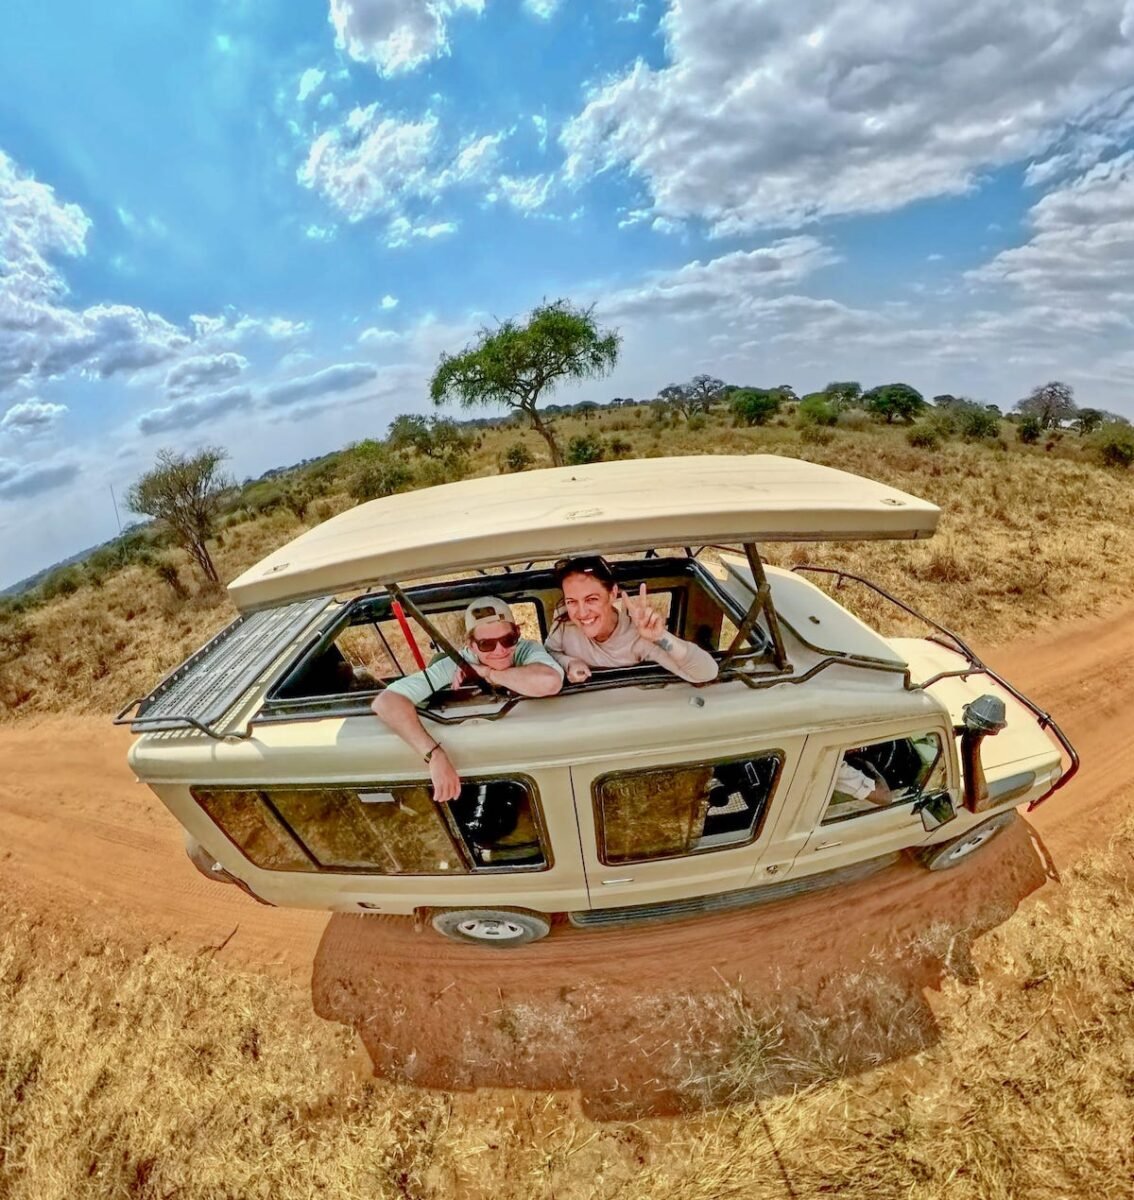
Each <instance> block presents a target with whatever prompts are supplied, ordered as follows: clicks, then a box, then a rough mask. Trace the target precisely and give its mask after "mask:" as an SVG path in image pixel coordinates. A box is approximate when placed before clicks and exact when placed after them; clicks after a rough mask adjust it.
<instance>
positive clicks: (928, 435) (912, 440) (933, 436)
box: [906, 422, 941, 450]
mask: <svg viewBox="0 0 1134 1200" xmlns="http://www.w3.org/2000/svg"><path fill="white" fill-rule="evenodd" d="M906 441H907V442H909V444H910V445H911V446H916V447H917V448H918V449H919V450H936V449H938V448H939V447H940V445H941V434H940V433H939V432H938V431H937V430H936V429H935V428H934V427H933V425H931V424H929V423H928V422H926V423H925V424H920V425H915V426H914V427H913V428H912V429H907V430H906Z"/></svg>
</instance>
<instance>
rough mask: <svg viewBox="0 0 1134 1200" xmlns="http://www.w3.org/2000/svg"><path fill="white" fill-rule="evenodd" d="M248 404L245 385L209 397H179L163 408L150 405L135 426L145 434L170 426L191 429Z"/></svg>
mask: <svg viewBox="0 0 1134 1200" xmlns="http://www.w3.org/2000/svg"><path fill="white" fill-rule="evenodd" d="M251 407H252V392H251V391H250V390H249V389H248V388H246V387H235V388H229V389H228V390H227V391H223V392H216V393H214V394H212V395H209V396H197V397H195V398H194V399H191V400H179V401H178V402H177V403H176V404H170V405H168V406H167V407H166V408H154V409H151V410H150V411H149V412H144V413H142V414H141V416H140V417H139V418H138V422H137V424H138V429H139V430H140V431H141V432H142V433H145V434H152V433H168V432H170V430H173V429H195V428H196V427H197V426H198V425H202V424H204V423H205V422H207V421H211V420H213V419H214V418H216V417H227V416H229V415H231V414H232V413H235V412H244V411H247V410H248V409H249V408H251Z"/></svg>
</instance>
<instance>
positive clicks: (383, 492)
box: [347, 441, 413, 501]
mask: <svg viewBox="0 0 1134 1200" xmlns="http://www.w3.org/2000/svg"><path fill="white" fill-rule="evenodd" d="M351 463H352V468H351V472H350V475H349V477H348V480H347V491H348V492H349V493H350V495H351V496H352V497H353V498H354V499H355V500H359V501H362V500H376V499H377V498H378V497H379V496H392V495H393V494H394V493H395V492H404V491H405V490H406V489H407V488H409V487H412V486H413V471H411V470H410V468H409V467H408V466H407V465H406V463H405V462H404V461H403V460H402V459H401V458H399V457H398V456H397V455H396V454H394V453H392V452H391V451H390V450H389V449H387V447H386V446H384V445H383V444H382V443H381V442H375V441H365V442H359V443H358V445H357V446H354V447H352V449H351Z"/></svg>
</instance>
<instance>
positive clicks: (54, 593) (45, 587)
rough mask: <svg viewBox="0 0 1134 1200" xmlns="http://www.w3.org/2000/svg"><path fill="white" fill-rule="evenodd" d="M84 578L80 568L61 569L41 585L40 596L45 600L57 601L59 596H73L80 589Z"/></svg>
mask: <svg viewBox="0 0 1134 1200" xmlns="http://www.w3.org/2000/svg"><path fill="white" fill-rule="evenodd" d="M82 582H83V577H82V575H81V574H80V573H79V568H78V567H60V568H59V569H58V570H57V571H52V572H51V574H50V575H48V577H47V578H46V579H45V580H44V581H43V582H42V583H41V584H40V585H39V594H40V595H41V596H42V597H43V599H44V600H55V599H56V598H57V597H59V596H73V595H74V594H75V593H76V592H77V591H78V590H79V588H80V586H81V585H82Z"/></svg>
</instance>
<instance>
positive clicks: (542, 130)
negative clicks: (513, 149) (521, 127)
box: [532, 113, 547, 154]
mask: <svg viewBox="0 0 1134 1200" xmlns="http://www.w3.org/2000/svg"><path fill="white" fill-rule="evenodd" d="M532 124H533V125H534V126H535V131H536V137H537V138H538V139H539V152H540V153H541V154H542V153H543V152H544V151H545V150H546V149H547V118H546V117H543V116H540V114H539V113H532Z"/></svg>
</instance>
